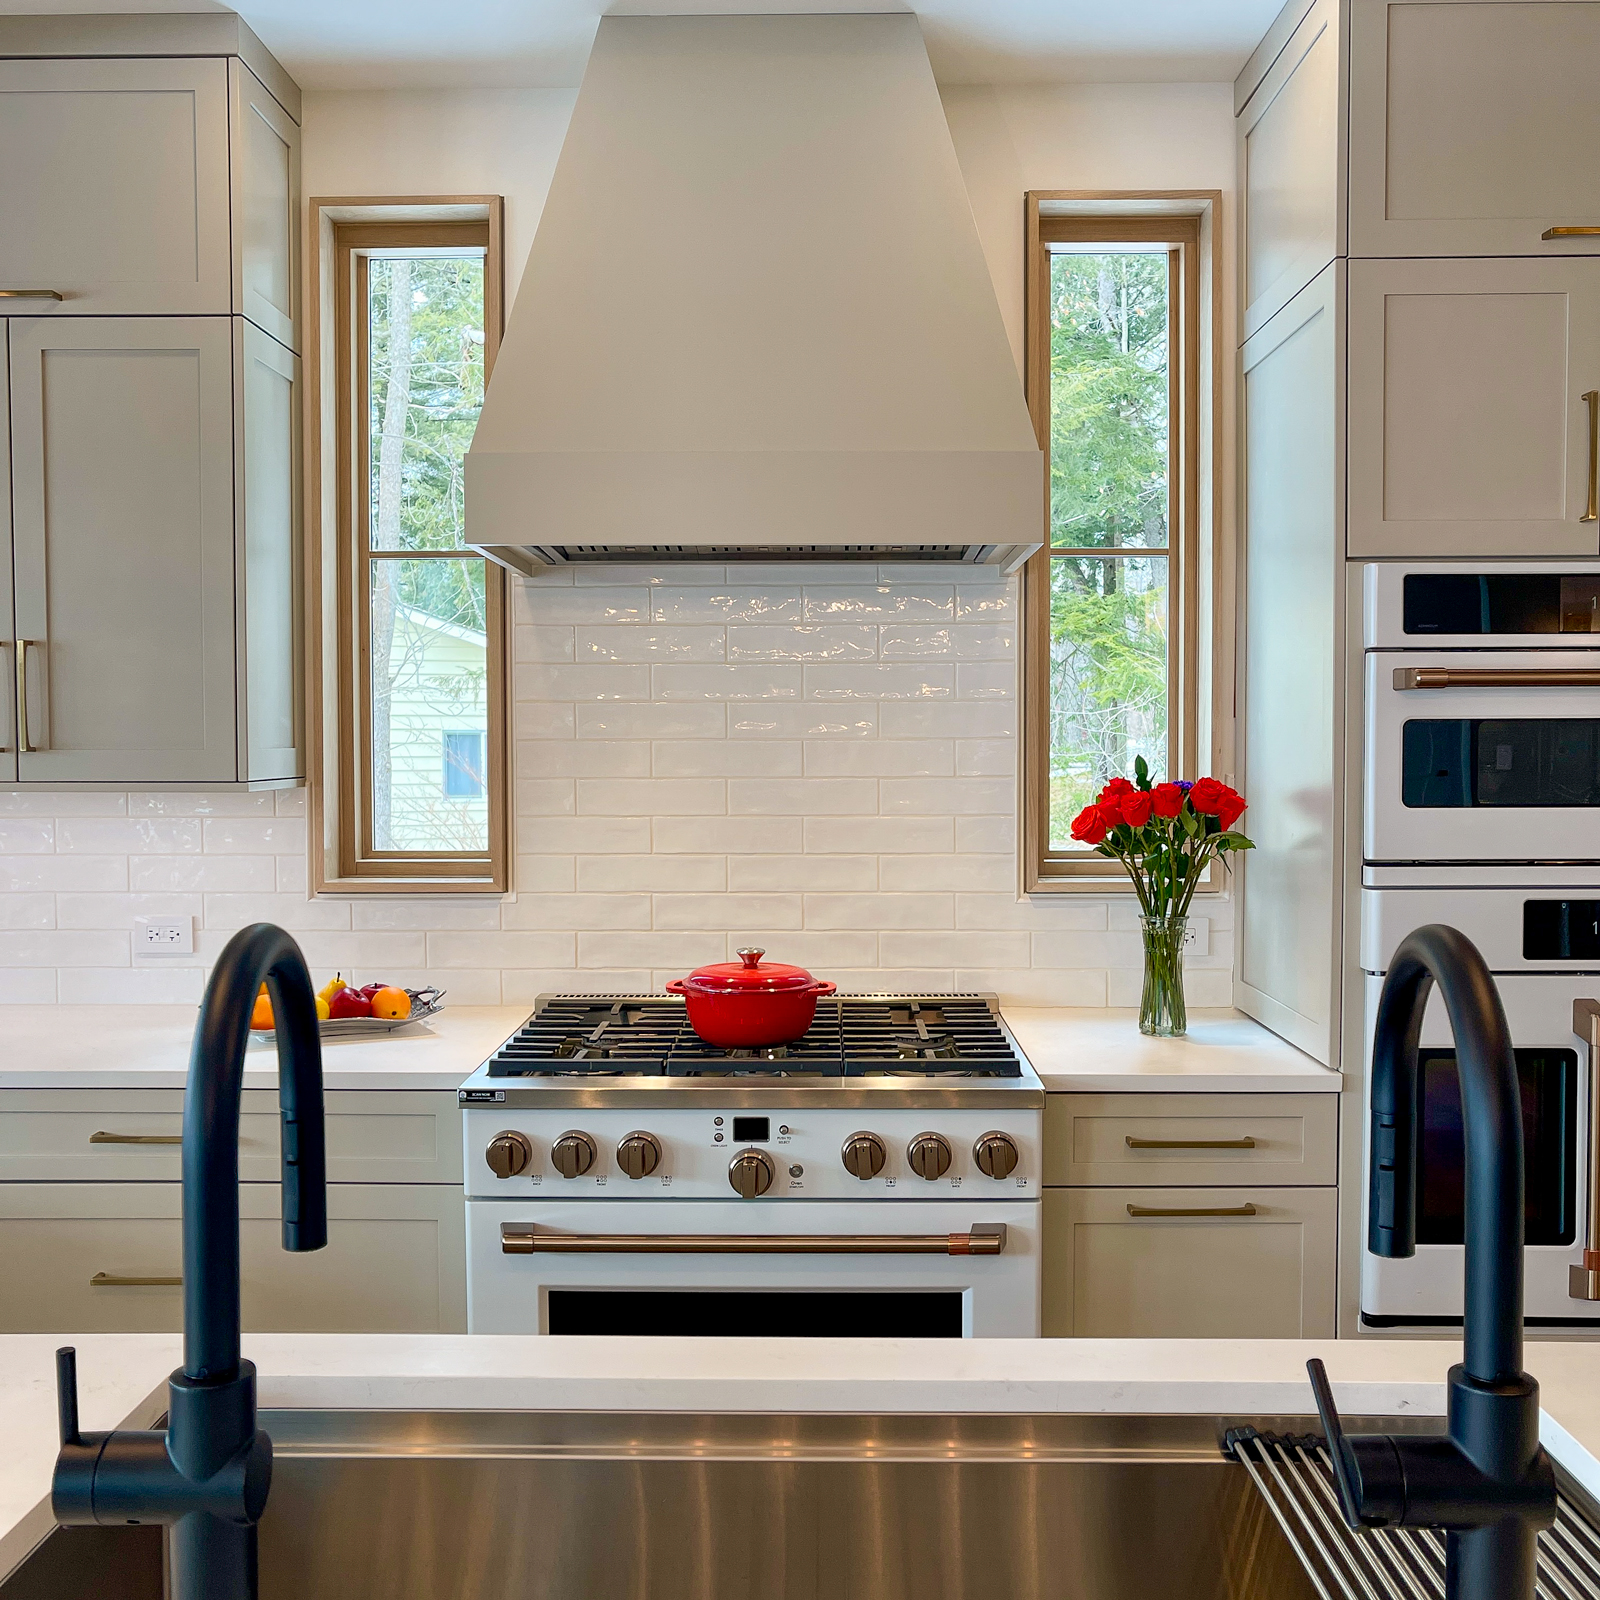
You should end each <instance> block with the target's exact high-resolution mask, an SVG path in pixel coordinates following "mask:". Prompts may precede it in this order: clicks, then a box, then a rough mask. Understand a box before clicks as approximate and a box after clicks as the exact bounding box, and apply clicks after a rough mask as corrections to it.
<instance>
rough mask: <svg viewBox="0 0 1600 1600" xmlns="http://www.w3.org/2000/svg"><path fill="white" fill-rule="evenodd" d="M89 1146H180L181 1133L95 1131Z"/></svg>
mask: <svg viewBox="0 0 1600 1600" xmlns="http://www.w3.org/2000/svg"><path fill="white" fill-rule="evenodd" d="M89 1143H90V1144H182V1143H183V1135H182V1134H181V1133H107V1132H105V1131H104V1129H97V1130H96V1131H95V1132H94V1133H91V1134H90V1135H89Z"/></svg>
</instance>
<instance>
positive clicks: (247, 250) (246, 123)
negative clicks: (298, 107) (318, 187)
mask: <svg viewBox="0 0 1600 1600" xmlns="http://www.w3.org/2000/svg"><path fill="white" fill-rule="evenodd" d="M228 72H229V75H230V78H231V84H230V88H231V90H232V96H233V137H232V158H233V192H234V216H235V221H236V228H237V237H236V241H235V245H236V248H235V257H234V270H235V274H236V280H235V284H234V306H235V308H236V309H237V310H239V311H242V312H243V313H244V315H245V316H247V317H248V318H249V319H250V320H251V321H252V322H253V323H255V325H256V326H257V327H258V328H262V329H264V330H265V331H266V332H268V333H270V334H271V335H272V337H273V338H274V339H276V340H277V341H278V342H279V343H280V344H283V345H287V346H288V347H289V348H290V349H291V350H298V349H299V348H300V335H299V312H300V278H299V274H298V273H297V272H296V271H295V264H296V262H298V261H299V259H300V204H299V200H300V129H299V128H298V127H297V126H296V125H295V121H294V118H293V117H291V116H290V115H289V113H288V112H287V111H285V110H284V109H283V107H282V106H280V105H279V104H278V102H277V101H276V100H275V99H273V97H272V96H271V95H270V94H269V93H268V92H267V90H266V89H265V87H264V86H263V85H262V83H261V80H260V79H259V78H257V77H256V75H255V74H254V73H253V72H252V71H251V70H250V69H249V68H248V67H247V66H245V64H244V63H243V62H242V61H239V60H237V59H235V60H232V61H230V62H229V63H228Z"/></svg>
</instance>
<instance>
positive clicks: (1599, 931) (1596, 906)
mask: <svg viewBox="0 0 1600 1600" xmlns="http://www.w3.org/2000/svg"><path fill="white" fill-rule="evenodd" d="M1522 959H1523V960H1524V961H1600V900H1524V901H1523V902H1522Z"/></svg>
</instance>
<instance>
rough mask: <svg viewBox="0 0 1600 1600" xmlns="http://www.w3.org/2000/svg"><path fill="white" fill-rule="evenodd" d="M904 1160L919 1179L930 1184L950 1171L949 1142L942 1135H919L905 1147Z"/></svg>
mask: <svg viewBox="0 0 1600 1600" xmlns="http://www.w3.org/2000/svg"><path fill="white" fill-rule="evenodd" d="M906 1160H907V1161H909V1162H910V1163H911V1170H912V1171H913V1172H914V1173H916V1175H917V1176H918V1177H919V1178H926V1179H927V1180H928V1181H929V1182H930V1183H932V1182H933V1180H934V1179H935V1178H942V1177H943V1176H944V1175H945V1173H947V1172H948V1171H949V1170H950V1141H949V1140H948V1139H946V1138H945V1136H944V1135H943V1134H942V1133H919V1134H918V1135H917V1136H916V1138H915V1139H913V1140H912V1141H911V1143H910V1144H909V1145H908V1146H907V1147H906Z"/></svg>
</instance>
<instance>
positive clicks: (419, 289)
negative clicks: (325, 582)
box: [367, 256, 483, 550]
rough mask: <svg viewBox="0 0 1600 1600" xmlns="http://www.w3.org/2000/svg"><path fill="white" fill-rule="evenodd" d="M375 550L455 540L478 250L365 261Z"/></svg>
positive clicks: (478, 309)
mask: <svg viewBox="0 0 1600 1600" xmlns="http://www.w3.org/2000/svg"><path fill="white" fill-rule="evenodd" d="M367 301H368V346H367V348H368V361H369V368H368V373H367V393H368V396H369V416H368V429H369V441H368V462H369V468H370V472H371V483H370V485H369V494H370V497H371V498H370V501H369V504H370V506H371V527H370V530H369V535H370V538H371V540H372V546H371V547H372V548H373V549H374V550H454V549H459V548H460V546H461V543H462V535H463V518H462V459H463V457H464V456H465V455H466V450H467V446H468V445H469V444H470V443H471V442H472V431H473V429H474V428H476V427H477V425H478V412H479V411H480V410H481V409H482V407H483V258H482V257H481V256H470V257H465V258H461V257H458V258H454V259H445V260H441V259H439V258H437V257H428V256H417V257H405V256H400V257H387V256H373V257H371V258H370V259H369V260H368V262H367Z"/></svg>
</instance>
